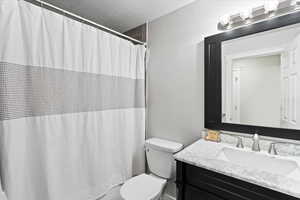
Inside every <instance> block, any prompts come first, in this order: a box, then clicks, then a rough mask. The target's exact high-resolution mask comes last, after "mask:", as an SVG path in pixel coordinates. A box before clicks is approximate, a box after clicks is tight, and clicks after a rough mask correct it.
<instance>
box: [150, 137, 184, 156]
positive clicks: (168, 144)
mask: <svg viewBox="0 0 300 200" xmlns="http://www.w3.org/2000/svg"><path fill="white" fill-rule="evenodd" d="M146 146H147V147H151V148H154V149H157V150H161V151H165V152H170V153H176V152H178V151H180V150H181V149H182V148H183V145H182V144H180V143H177V142H172V141H168V140H163V139H159V138H151V139H148V140H146Z"/></svg>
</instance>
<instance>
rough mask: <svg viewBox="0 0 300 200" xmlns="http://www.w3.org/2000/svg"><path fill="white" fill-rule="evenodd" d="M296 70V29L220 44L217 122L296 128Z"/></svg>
mask: <svg viewBox="0 0 300 200" xmlns="http://www.w3.org/2000/svg"><path fill="white" fill-rule="evenodd" d="M229 34H230V33H229ZM299 70H300V25H293V26H287V27H284V28H280V29H276V30H272V31H267V32H262V33H259V34H254V35H251V36H247V37H242V38H238V39H234V40H229V41H225V42H223V43H222V122H223V123H232V124H243V125H253V126H264V127H278V128H290V129H300V87H299V86H298V84H299V83H300V82H299Z"/></svg>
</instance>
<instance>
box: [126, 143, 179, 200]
mask: <svg viewBox="0 0 300 200" xmlns="http://www.w3.org/2000/svg"><path fill="white" fill-rule="evenodd" d="M182 148H183V145H182V144H179V143H176V142H171V141H167V140H162V139H158V138H152V139H149V140H147V141H146V143H145V150H146V158H147V161H148V166H149V170H150V172H151V174H150V175H148V174H141V175H138V176H136V177H133V178H131V179H129V180H128V181H126V182H125V183H124V185H123V186H122V187H121V190H120V193H121V197H122V199H123V200H159V199H160V197H161V196H162V193H163V190H164V187H165V185H166V183H167V180H169V179H171V178H173V177H174V174H175V161H174V158H173V154H174V153H176V152H178V151H180V150H181V149H182Z"/></svg>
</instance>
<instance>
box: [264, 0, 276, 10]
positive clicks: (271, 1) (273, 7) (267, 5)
mask: <svg viewBox="0 0 300 200" xmlns="http://www.w3.org/2000/svg"><path fill="white" fill-rule="evenodd" d="M278 4H279V1H278V0H269V1H267V2H266V3H265V9H266V12H267V13H269V12H273V11H276V10H277V8H278Z"/></svg>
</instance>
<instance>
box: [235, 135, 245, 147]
mask: <svg viewBox="0 0 300 200" xmlns="http://www.w3.org/2000/svg"><path fill="white" fill-rule="evenodd" d="M236 147H237V148H241V149H243V148H244V144H243V138H242V137H237V144H236Z"/></svg>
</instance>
